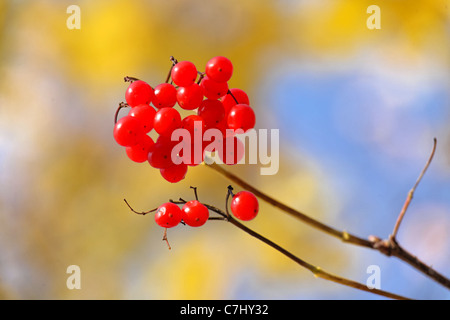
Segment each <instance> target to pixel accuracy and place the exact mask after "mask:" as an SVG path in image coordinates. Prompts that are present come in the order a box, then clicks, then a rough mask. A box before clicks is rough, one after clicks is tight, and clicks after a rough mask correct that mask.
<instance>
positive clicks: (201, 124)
mask: <svg viewBox="0 0 450 320" xmlns="http://www.w3.org/2000/svg"><path fill="white" fill-rule="evenodd" d="M181 128H183V129H186V130H187V131H188V132H189V134H190V138H191V141H193V140H194V137H195V136H196V135H200V137H202V136H203V132H204V131H205V128H206V125H205V121H204V120H203V118H202V117H200V116H199V115H196V114H191V115H188V116H186V117H185V118H184V119H183V120H182V121H181Z"/></svg>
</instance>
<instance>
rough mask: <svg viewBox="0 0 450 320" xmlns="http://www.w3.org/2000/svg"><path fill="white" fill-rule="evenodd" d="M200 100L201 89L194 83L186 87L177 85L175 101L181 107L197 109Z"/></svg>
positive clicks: (201, 99)
mask: <svg viewBox="0 0 450 320" xmlns="http://www.w3.org/2000/svg"><path fill="white" fill-rule="evenodd" d="M202 101H203V89H202V87H200V86H199V85H198V84H196V83H194V84H192V85H190V86H187V87H179V88H178V90H177V102H178V105H179V106H180V107H181V108H182V109H185V110H194V109H197V108H198V107H199V106H200V104H201V103H202Z"/></svg>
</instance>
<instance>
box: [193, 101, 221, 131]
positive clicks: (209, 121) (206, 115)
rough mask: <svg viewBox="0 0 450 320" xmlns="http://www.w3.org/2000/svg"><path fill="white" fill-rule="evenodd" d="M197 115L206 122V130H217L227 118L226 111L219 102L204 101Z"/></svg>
mask: <svg viewBox="0 0 450 320" xmlns="http://www.w3.org/2000/svg"><path fill="white" fill-rule="evenodd" d="M197 113H198V115H199V116H200V117H202V118H203V120H204V121H205V126H206V128H217V126H218V125H219V123H220V122H221V121H222V120H223V118H224V117H225V109H224V107H223V104H222V102H220V101H219V100H212V99H206V100H203V102H202V103H201V104H200V107H199V108H198V111H197Z"/></svg>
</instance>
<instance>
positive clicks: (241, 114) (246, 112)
mask: <svg viewBox="0 0 450 320" xmlns="http://www.w3.org/2000/svg"><path fill="white" fill-rule="evenodd" d="M255 121H256V120H255V112H254V111H253V109H252V108H251V107H250V106H249V105H247V104H237V105H235V106H233V107H232V108H231V109H230V113H229V114H228V118H227V124H228V127H229V128H230V129H233V130H238V129H242V130H244V132H246V131H247V130H249V129H252V128H254V127H255Z"/></svg>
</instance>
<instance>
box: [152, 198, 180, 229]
mask: <svg viewBox="0 0 450 320" xmlns="http://www.w3.org/2000/svg"><path fill="white" fill-rule="evenodd" d="M155 221H156V223H157V224H158V225H159V226H161V227H164V228H172V227H175V226H176V225H178V224H179V223H180V221H181V209H180V208H179V207H178V206H177V205H176V204H174V203H172V202H167V203H163V204H162V205H160V206H159V208H158V210H157V211H156V213H155Z"/></svg>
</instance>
